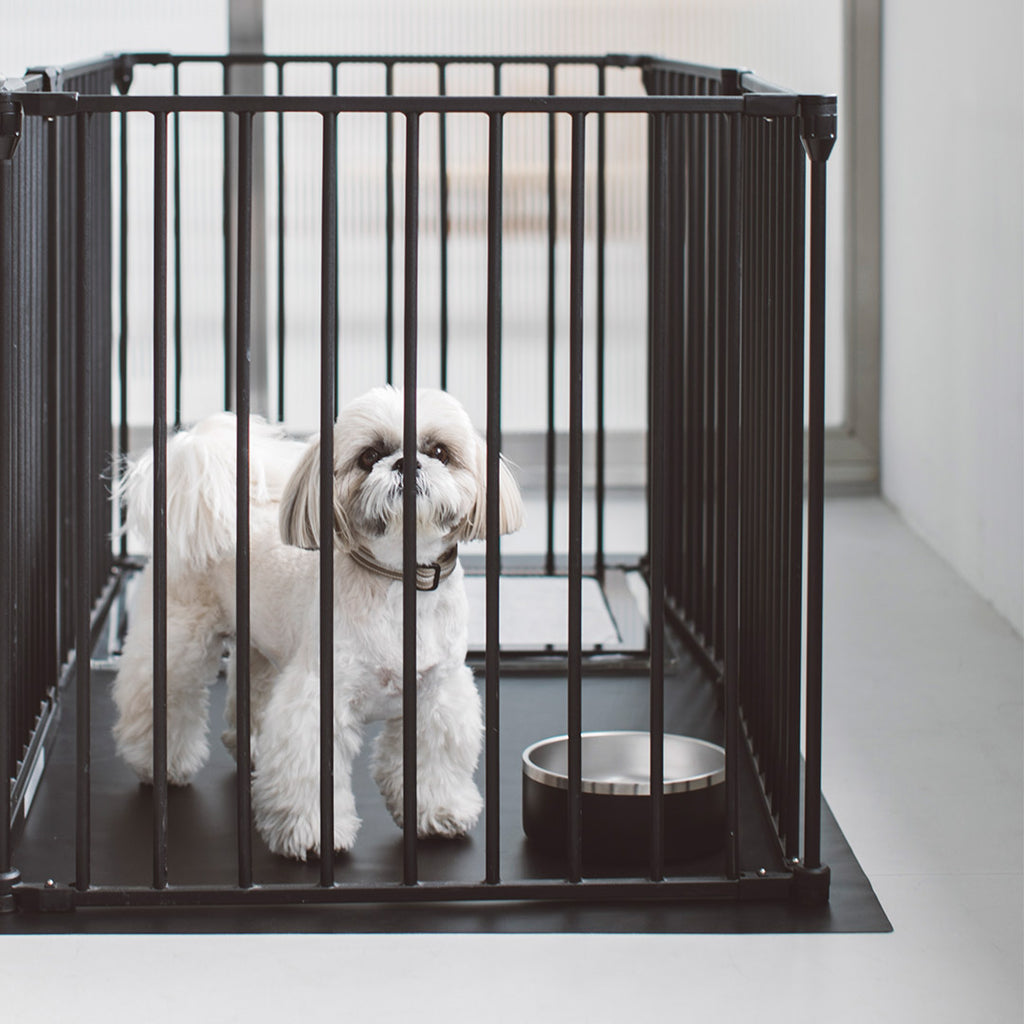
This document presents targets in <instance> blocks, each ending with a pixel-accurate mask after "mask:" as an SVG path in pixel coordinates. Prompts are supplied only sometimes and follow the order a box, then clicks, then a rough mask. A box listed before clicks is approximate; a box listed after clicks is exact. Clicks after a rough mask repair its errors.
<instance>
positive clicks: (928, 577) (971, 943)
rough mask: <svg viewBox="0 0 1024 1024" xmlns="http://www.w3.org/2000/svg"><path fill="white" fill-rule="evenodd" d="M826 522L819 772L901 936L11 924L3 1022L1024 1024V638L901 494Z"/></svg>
mask: <svg viewBox="0 0 1024 1024" xmlns="http://www.w3.org/2000/svg"><path fill="white" fill-rule="evenodd" d="M826 527H827V530H826V536H827V541H826V544H827V551H826V588H827V592H826V622H825V654H826V692H825V752H826V754H825V764H824V787H825V793H826V795H827V797H828V799H829V802H830V804H831V806H832V808H833V810H834V811H835V813H836V816H837V818H838V820H839V822H840V824H841V825H842V827H843V829H844V831H845V833H846V835H847V838H848V839H849V840H850V843H851V845H852V847H853V849H854V851H855V852H856V854H857V855H858V857H859V859H860V861H861V863H862V865H863V866H864V868H865V870H866V871H867V873H868V875H869V877H870V878H871V881H872V883H873V884H874V887H875V890H876V892H877V893H878V895H879V898H880V899H881V902H882V905H883V906H884V907H885V910H886V912H887V913H888V915H889V917H890V919H891V921H892V924H893V927H894V931H893V932H892V934H888V935H878V934H874V935H821V936H813V935H781V936H780V935H776V936H757V935H745V936H739V935H737V936H700V935H691V936H643V935H636V936H608V935H594V936H591V935H582V936H581V935H575V936H555V935H545V936H533V935H521V936H459V935H451V936H351V937H350V936H344V935H336V936H305V935H268V936H261V935H233V936H172V935H168V936H157V935H151V936H130V937H118V936H103V937H100V936H93V937H75V936H53V937H6V938H0V992H2V993H3V995H2V999H3V1005H4V1010H5V1019H9V1020H16V1021H18V1022H19V1024H28V1022H34V1021H64V1020H75V1021H86V1020H92V1019H100V1018H102V1019H103V1020H104V1021H106V1022H117V1021H122V1020H123V1021H132V1022H136V1021H139V1020H146V1021H149V1022H154V1024H156V1022H163V1021H189V1022H205V1021H217V1022H227V1021H278V1020H283V1021H293V1020H301V1019H303V1018H304V1017H306V1016H309V1015H312V1014H313V1013H316V1012H319V1013H321V1014H324V1013H326V1014H328V1015H330V1016H332V1017H333V1016H337V1017H338V1018H339V1019H356V1020H372V1021H374V1024H386V1022H390V1021H399V1020H401V1021H408V1020H416V1021H421V1022H432V1021H468V1020H473V1021H478V1020H487V1021H494V1022H504V1021H516V1022H520V1021H523V1020H532V1021H548V1020H559V1021H588V1022H595V1021H621V1020H624V1019H627V1020H633V1021H652V1020H656V1019H673V1018H674V1019H680V1020H699V1019H700V1018H701V1015H706V1016H707V1018H708V1019H715V1020H719V1021H726V1022H732V1021H741V1020H747V1019H757V1020H758V1021H763V1022H772V1021H786V1022H789V1024H793V1022H804V1021H806V1022H811V1021H814V1022H828V1024H845V1022H851V1024H852V1022H856V1024H861V1022H867V1021H870V1022H888V1021H892V1022H900V1024H907V1022H910V1024H916V1022H928V1024H933V1022H945V1021H949V1022H956V1024H965V1022H984V1024H1003V1022H1007V1024H1018V1022H1019V1021H1020V1020H1021V1019H1022V1009H1024V1005H1022V989H1024V986H1022V973H1024V968H1022V963H1024V942H1022V845H1021V844H1022V838H1021V837H1022V828H1021V825H1022V808H1024V802H1022V778H1021V777H1022V762H1024V758H1022V678H1024V661H1022V643H1021V638H1020V637H1019V636H1018V635H1017V634H1016V633H1015V632H1014V631H1013V630H1012V629H1011V628H1010V627H1009V625H1008V624H1007V623H1006V622H1005V620H1003V619H1002V618H1001V617H999V616H998V615H997V614H996V613H995V612H994V611H993V610H992V609H991V607H990V606H988V605H987V604H986V603H985V602H984V601H982V600H981V599H980V598H978V596H977V595H976V594H975V593H974V592H973V591H971V590H970V589H969V588H968V587H967V586H966V585H965V584H964V583H963V582H961V581H960V580H959V579H958V577H957V576H956V575H955V574H954V573H953V572H952V570H951V569H950V568H949V567H948V566H947V565H945V564H944V563H943V562H942V561H941V560H940V559H939V558H937V557H936V556H935V555H934V553H932V552H931V551H930V550H929V549H928V548H927V547H926V546H925V545H924V544H923V543H922V542H921V541H919V540H918V539H917V538H916V537H915V536H914V535H913V534H912V533H911V532H910V531H909V530H908V529H907V528H906V527H905V526H904V525H903V524H902V523H901V521H900V520H899V518H898V517H897V516H896V515H895V514H894V513H893V512H892V510H891V509H889V508H888V507H887V506H886V505H885V504H884V503H883V502H881V501H879V500H874V499H857V500H853V499H850V500H843V501H833V502H830V503H829V505H828V508H827V523H826ZM485 1007H486V1009H485Z"/></svg>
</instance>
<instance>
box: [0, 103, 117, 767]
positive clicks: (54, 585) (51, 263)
mask: <svg viewBox="0 0 1024 1024" xmlns="http://www.w3.org/2000/svg"><path fill="white" fill-rule="evenodd" d="M47 135H48V159H47V165H48V166H47V207H48V210H49V217H48V223H47V228H46V238H47V243H48V246H49V251H48V252H47V274H48V275H49V282H48V294H47V310H46V315H47V360H48V362H47V368H46V394H47V400H48V401H49V403H50V409H51V410H52V411H51V413H50V415H49V416H48V417H47V439H46V459H47V474H48V484H49V490H48V498H47V500H48V506H49V507H48V508H47V510H46V517H47V566H46V590H45V594H46V598H45V599H46V600H48V601H49V602H50V607H49V608H48V609H47V610H46V612H44V615H45V616H46V619H47V624H48V628H49V638H48V640H49V643H48V647H49V649H48V650H47V651H46V652H45V656H46V660H45V661H44V664H43V665H42V666H41V667H42V670H43V671H44V672H48V673H50V675H49V678H50V679H57V678H58V677H59V675H60V669H61V665H62V663H63V662H64V654H65V651H64V649H63V645H62V644H61V637H60V626H61V617H62V603H61V589H62V587H61V572H60V569H61V559H62V556H63V552H64V547H65V545H66V544H67V542H68V539H67V538H66V537H65V535H64V531H63V530H62V529H61V505H62V500H63V498H64V494H63V484H62V473H61V459H62V446H61V420H62V417H61V416H59V415H58V414H57V412H56V410H58V409H60V408H61V400H62V397H63V396H62V394H61V384H60V377H61V374H60V366H61V299H62V296H63V295H64V281H63V274H62V264H63V260H62V258H61V255H62V253H61V241H60V239H61V223H62V217H61V213H62V210H61V187H60V186H61V181H60V179H61V174H60V163H61V141H60V136H61V130H60V126H59V125H58V124H57V122H56V121H51V122H50V124H49V126H48V131H47ZM0 237H4V233H3V232H2V231H0ZM2 306H3V303H2V302H0V307H2ZM122 380H123V378H122ZM123 394H124V392H123V391H122V401H124V398H123ZM126 420H127V417H125V418H124V420H123V421H122V423H123V424H124V425H123V426H122V428H121V429H122V431H123V432H127V426H126ZM121 451H122V452H123V451H124V448H122V449H121ZM0 478H2V477H0ZM8 521H9V520H8ZM119 521H120V522H121V523H122V524H123V522H124V519H123V512H121V518H120V520H119ZM126 543H127V538H126V536H125V535H124V534H122V536H121V547H122V550H123V549H124V546H125V544H126ZM8 564H9V563H8ZM5 607H10V605H5ZM0 763H3V762H2V761H0Z"/></svg>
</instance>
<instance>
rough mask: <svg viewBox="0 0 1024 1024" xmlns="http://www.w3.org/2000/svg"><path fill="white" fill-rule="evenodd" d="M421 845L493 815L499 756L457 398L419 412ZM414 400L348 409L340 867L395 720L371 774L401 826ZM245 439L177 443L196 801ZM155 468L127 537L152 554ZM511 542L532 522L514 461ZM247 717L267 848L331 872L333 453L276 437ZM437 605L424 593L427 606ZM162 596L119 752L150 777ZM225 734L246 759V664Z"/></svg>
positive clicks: (342, 531)
mask: <svg viewBox="0 0 1024 1024" xmlns="http://www.w3.org/2000/svg"><path fill="white" fill-rule="evenodd" d="M417 411H418V416H417V449H418V458H417V468H416V559H417V564H418V571H417V577H418V580H419V582H418V584H417V587H418V589H419V590H420V592H419V593H417V602H416V606H417V614H416V666H417V676H416V680H417V721H416V751H417V759H416V792H417V820H416V831H417V834H418V835H420V836H447V837H457V836H462V835H465V834H466V833H467V832H469V831H470V830H471V829H472V828H473V826H474V825H475V823H476V821H477V819H478V817H479V815H480V812H481V810H482V808H483V800H482V798H481V796H480V792H479V790H478V789H477V786H476V784H475V782H474V779H473V775H474V771H475V769H476V766H477V762H478V760H479V755H480V748H481V744H482V737H483V716H482V712H481V706H480V698H479V694H478V693H477V689H476V686H475V685H474V682H473V677H472V672H471V671H470V669H469V668H468V666H467V665H466V663H465V659H466V647H467V617H468V607H467V600H466V594H465V589H464V585H463V572H462V567H461V564H460V562H459V559H458V545H459V544H460V543H461V542H464V541H469V540H474V539H481V538H484V537H485V534H486V465H487V452H486V444H485V442H484V440H483V438H481V437H480V435H479V434H478V433H477V432H476V430H475V429H474V428H473V426H472V423H471V422H470V419H469V416H468V415H467V414H466V412H465V410H464V409H463V408H462V406H461V405H460V404H459V403H458V402H457V401H456V400H455V399H454V398H453V397H451V396H450V395H448V394H447V393H445V392H443V391H436V390H422V391H419V392H418V393H417ZM403 423H404V398H403V394H402V392H400V391H397V390H395V389H393V388H390V387H382V388H375V389H373V390H372V391H370V392H368V393H367V394H365V395H363V396H362V397H361V398H358V399H356V400H355V401H353V402H352V403H351V404H350V405H348V406H347V407H346V408H345V409H344V410H343V411H342V413H341V414H340V416H339V417H338V419H337V422H336V425H335V428H334V436H333V445H334V451H333V466H334V494H333V499H332V512H333V520H334V521H333V523H332V524H330V526H329V529H330V530H331V535H332V538H333V541H332V542H333V546H334V729H333V734H334V848H335V850H338V851H342V850H349V849H351V847H352V845H353V843H354V841H355V838H356V834H357V832H358V830H359V825H360V819H359V816H358V815H357V813H356V807H355V801H354V799H353V796H352V787H351V772H352V762H353V759H354V758H355V756H356V754H357V753H358V752H359V750H360V747H361V743H362V736H363V731H364V727H365V726H366V724H367V723H369V722H372V721H383V723H384V724H383V727H382V729H381V732H380V734H379V735H378V737H377V739H376V741H375V747H374V750H373V752H372V758H371V768H372V773H373V777H374V780H375V781H376V783H377V786H378V788H379V789H380V792H381V794H382V795H383V797H384V801H385V803H386V806H387V808H388V810H389V811H390V813H391V815H392V817H393V818H394V820H395V822H396V823H397V824H398V825H399V827H401V826H402V825H403V799H402V791H403V759H402V686H403V660H402V646H403V645H402V637H403V630H402V605H403V584H402V582H401V576H402V564H403V542H402V526H403V480H404V477H403V465H404V464H403V441H402V438H403ZM235 429H236V424H235V420H234V417H233V416H232V415H231V414H227V413H221V414H217V415H216V416H213V417H210V418H208V419H206V420H203V421H201V422H200V423H199V424H197V425H196V427H195V428H194V429H192V430H190V431H186V432H181V433H178V434H176V435H175V436H174V437H173V438H172V439H171V440H170V441H169V442H168V444H167V778H168V781H169V782H170V783H172V784H174V785H187V784H188V783H189V782H190V781H191V780H192V778H193V777H194V776H195V774H196V772H197V771H198V770H199V769H200V768H201V767H202V765H203V764H204V763H205V762H206V760H207V758H208V756H209V744H208V739H207V712H208V705H209V696H208V691H209V687H210V685H211V684H212V683H213V682H214V681H215V680H216V678H217V675H218V672H219V670H220V663H221V656H222V652H223V647H224V643H225V641H230V640H232V639H233V637H234V633H235V618H234V607H235V515H236V512H235V501H236V497H235V495H236V477H235V444H236V442H235ZM152 462H153V454H152V451H150V452H147V453H146V454H145V455H144V456H143V457H142V458H141V459H139V460H138V461H137V462H135V463H133V464H132V465H130V467H129V469H128V471H127V473H126V476H125V479H124V482H123V493H122V500H123V502H124V504H125V506H126V513H127V514H126V521H127V527H126V528H127V529H128V530H129V531H130V532H133V533H135V534H138V535H139V536H140V537H142V539H143V541H144V542H145V541H147V540H148V541H149V542H150V543H151V540H152V529H153V526H152V524H153V509H152V506H153V498H152ZM499 466H500V478H499V497H498V506H499V518H500V530H501V533H511V532H513V531H514V530H516V529H518V528H519V526H520V525H521V523H522V520H523V504H522V498H521V495H520V492H519V488H518V485H517V483H516V480H515V477H514V474H513V472H512V470H511V468H510V466H509V464H508V463H507V462H506V461H505V460H504V459H503V458H502V459H500V461H499ZM249 477H250V488H249V492H250V602H251V610H250V640H251V642H250V701H251V753H252V765H253V774H252V806H253V819H254V822H255V825H256V828H257V830H258V831H259V833H260V835H261V836H262V837H263V839H264V840H265V842H266V843H267V845H268V846H269V848H270V849H271V850H272V851H273V852H274V853H277V854H281V855H284V856H286V857H291V858H296V859H298V860H305V859H306V857H307V856H308V855H310V854H311V853H312V854H313V855H317V856H318V855H319V853H320V757H319V736H320V717H319V716H320V669H319V662H320V657H319V627H318V622H319V583H318V579H319V563H320V555H319V554H318V553H316V551H315V550H314V549H317V548H319V545H320V543H321V524H320V521H319V519H320V495H319V491H320V443H319V439H314V440H313V441H311V442H310V443H308V444H305V445H303V444H300V443H297V442H295V441H292V440H289V439H288V438H286V437H285V436H284V435H283V433H282V432H281V431H279V430H277V429H275V428H273V427H270V426H268V425H266V424H264V423H262V422H259V421H257V420H255V419H254V420H253V422H252V426H251V428H250V460H249ZM421 588H422V589H421ZM152 606H153V578H152V566H151V565H149V566H147V567H146V569H145V570H144V571H143V572H142V574H141V578H140V581H139V592H138V595H137V597H136V601H135V606H134V611H133V613H132V616H131V619H130V625H129V630H128V633H127V635H126V637H125V642H124V645H123V650H122V655H121V659H120V666H119V670H118V674H117V677H116V679H115V682H114V685H113V697H114V702H115V705H116V708H117V713H118V717H117V721H116V724H115V726H114V737H115V742H116V746H117V750H118V753H119V754H120V756H121V757H122V758H123V759H124V760H125V761H126V762H127V764H128V765H130V766H131V768H132V769H133V770H134V771H135V773H136V774H137V775H138V776H139V778H140V779H141V780H142V781H144V782H151V781H152V778H153V718H152V707H153V667H152V658H153V654H152V651H153V632H152V630H153V623H152ZM228 684H229V687H228V689H229V692H228V700H227V707H226V713H227V718H228V725H227V728H226V730H225V732H224V734H223V737H222V739H223V741H224V743H225V745H226V746H227V747H228V749H229V750H230V751H231V752H232V754H234V753H235V743H236V737H235V731H234V725H233V721H234V708H235V693H234V661H233V659H232V660H231V661H230V662H229V667H228Z"/></svg>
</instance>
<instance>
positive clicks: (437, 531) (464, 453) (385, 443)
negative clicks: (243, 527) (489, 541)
mask: <svg viewBox="0 0 1024 1024" xmlns="http://www.w3.org/2000/svg"><path fill="white" fill-rule="evenodd" d="M416 405H417V437H416V446H417V452H418V455H417V470H416V520H417V522H416V534H417V544H418V546H422V545H423V544H427V545H429V544H431V543H432V542H435V541H436V542H442V543H444V544H452V543H457V542H459V541H463V540H472V539H477V538H482V537H483V536H484V534H485V528H486V508H487V504H486V501H487V495H486V484H487V481H486V465H487V455H486V445H485V443H484V441H483V439H482V438H481V437H480V436H479V435H478V434H477V432H476V431H475V430H474V429H473V425H472V423H471V422H470V420H469V416H468V415H467V414H466V412H465V410H464V409H463V408H462V406H461V405H460V404H459V403H458V402H457V401H456V400H455V399H454V398H452V397H451V396H450V395H448V394H446V393H445V392H443V391H434V390H422V391H419V392H418V393H417V401H416ZM403 424H404V399H403V396H402V393H401V392H400V391H396V390H394V389H393V388H375V389H373V390H372V391H370V392H368V393H367V394H365V395H363V396H362V397H361V398H357V399H356V400H355V401H354V402H352V403H351V404H350V405H349V406H347V407H346V408H345V409H344V410H343V411H342V413H341V415H340V416H339V417H338V421H337V423H336V425H335V428H334V501H333V508H334V541H335V544H336V545H337V546H338V547H339V548H341V549H351V548H353V547H358V546H366V547H376V546H377V544H376V543H375V542H381V541H387V540H388V539H397V538H400V536H401V532H402V514H403V493H404V486H403V485H404V460H403V447H402V430H403ZM319 483H320V445H319V443H318V442H314V443H313V444H312V445H310V448H309V450H308V451H307V452H306V454H305V455H304V456H303V458H302V461H301V462H300V464H299V466H298V467H297V468H296V470H295V472H294V473H293V474H292V478H291V480H290V481H289V483H288V486H287V487H286V488H285V493H284V496H283V499H282V504H281V535H282V538H283V539H284V541H285V543H286V544H292V545H295V546H297V547H304V548H315V547H319V543H320V529H319V518H320V516H319V493H320V487H319ZM499 509H500V523H501V532H502V533H511V532H512V531H513V530H516V529H518V528H519V526H520V525H521V523H522V501H521V498H520V494H519V488H518V486H517V484H516V482H515V479H514V477H513V476H512V473H511V472H510V471H509V469H508V467H507V466H506V465H505V463H504V462H502V463H501V471H500V481H499Z"/></svg>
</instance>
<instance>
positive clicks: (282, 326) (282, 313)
mask: <svg viewBox="0 0 1024 1024" xmlns="http://www.w3.org/2000/svg"><path fill="white" fill-rule="evenodd" d="M277 93H278V95H279V96H283V95H284V64H278V65H277ZM284 176H285V166H284V114H283V113H278V115H277V418H278V421H279V422H284V389H285V369H284V368H285V360H284V347H285V334H286V332H287V323H288V319H287V295H286V291H285V274H284V266H285V240H286V238H287V235H286V233H285V215H284V183H285V177H284Z"/></svg>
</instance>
